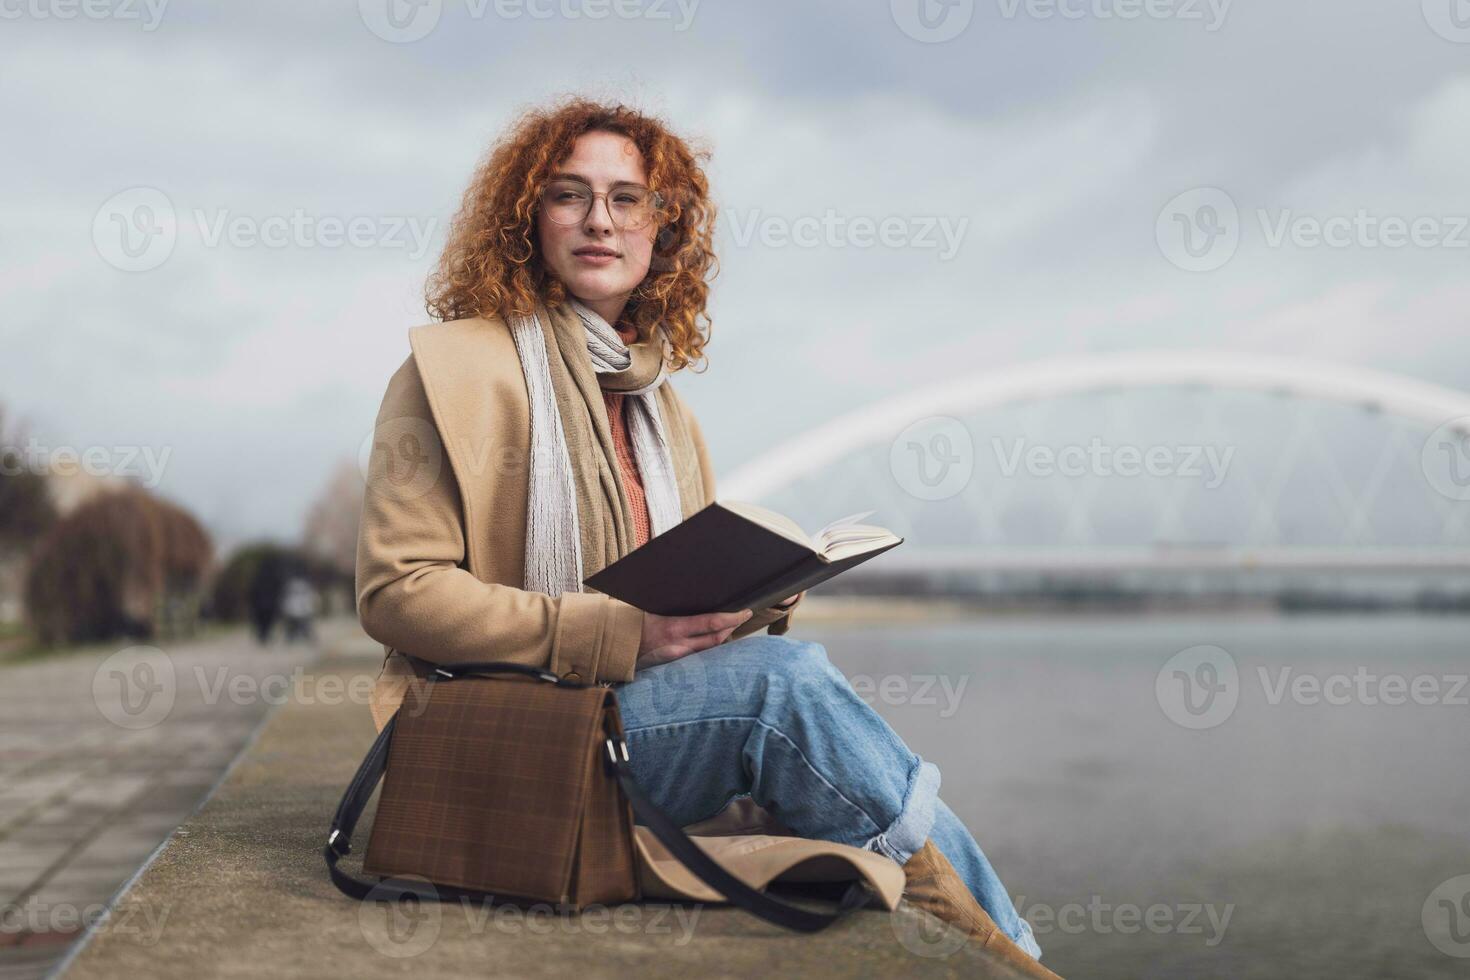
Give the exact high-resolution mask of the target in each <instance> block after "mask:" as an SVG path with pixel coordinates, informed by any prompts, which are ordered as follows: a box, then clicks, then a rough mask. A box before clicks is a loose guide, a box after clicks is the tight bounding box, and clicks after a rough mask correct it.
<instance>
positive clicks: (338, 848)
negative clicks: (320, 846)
mask: <svg viewBox="0 0 1470 980" xmlns="http://www.w3.org/2000/svg"><path fill="white" fill-rule="evenodd" d="M339 837H342V831H340V830H337V829H336V828H333V830H332V833H331V834H330V835H328V837H327V850H329V851H331V852H332V853H333V854H335V855H337V856H338V857H339V858H344V857H346V856H347V855H349V854H351V853H352V842H351V841H349V840H348V839H347V838H345V837H342V843H340V844H338V843H337V838H339Z"/></svg>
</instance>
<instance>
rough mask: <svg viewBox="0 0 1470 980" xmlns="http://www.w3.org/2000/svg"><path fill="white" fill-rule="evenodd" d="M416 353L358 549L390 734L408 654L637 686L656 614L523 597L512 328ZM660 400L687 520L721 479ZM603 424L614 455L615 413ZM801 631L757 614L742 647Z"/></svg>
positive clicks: (483, 325)
mask: <svg viewBox="0 0 1470 980" xmlns="http://www.w3.org/2000/svg"><path fill="white" fill-rule="evenodd" d="M409 345H410V347H411V349H412V353H411V354H410V355H409V357H408V358H407V359H406V360H405V361H404V362H403V364H402V366H401V367H399V368H398V370H397V371H396V372H395V373H394V374H393V377H392V378H391V379H390V380H389V382H388V388H387V391H386V393H385V394H384V396H383V401H382V406H381V408H380V410H379V412H378V417H377V422H376V425H375V427H374V432H373V440H372V453H371V460H370V463H369V465H368V471H367V487H366V492H365V494H364V501H363V510H362V523H361V528H360V531H359V536H358V547H357V582H356V591H357V608H358V616H359V619H360V620H361V623H362V627H363V629H364V630H365V631H366V632H367V634H368V635H369V636H371V637H372V638H373V639H375V640H377V641H378V642H380V643H382V644H383V646H384V652H385V659H384V665H383V669H382V672H381V674H380V676H379V678H378V681H377V684H376V685H375V689H374V692H373V698H372V710H373V718H374V721H375V722H376V724H377V726H378V727H379V728H380V729H381V728H382V726H383V725H384V724H386V723H387V720H388V718H389V717H391V716H392V714H393V712H394V711H395V710H397V708H398V705H399V704H400V703H401V701H402V699H403V696H404V693H405V692H406V691H407V689H408V685H409V683H411V681H412V679H413V677H414V676H415V673H414V669H413V666H412V665H411V664H410V662H409V661H408V660H406V659H405V658H404V657H402V656H398V655H397V654H398V651H400V650H401V651H405V652H408V653H411V654H413V655H415V656H416V657H419V658H422V659H425V660H429V661H434V662H439V663H458V662H465V661H473V660H509V661H515V662H518V663H524V664H528V665H531V666H535V667H541V668H544V669H547V670H551V671H554V672H555V673H557V674H559V675H562V676H565V677H570V678H572V679H574V680H581V681H583V682H584V683H596V682H624V681H630V680H632V679H633V673H634V661H635V660H636V659H637V655H638V647H639V644H640V642H641V639H642V633H643V616H644V614H643V611H642V610H640V609H638V608H637V607H635V606H632V605H630V604H628V603H626V602H623V601H622V600H619V599H615V598H613V597H611V596H608V595H604V594H602V593H599V592H568V593H564V594H563V595H561V596H558V597H552V596H549V595H546V594H545V593H540V592H531V591H527V590H525V589H523V588H522V583H523V581H524V579H523V577H522V576H523V572H524V563H525V541H526V500H527V494H528V492H529V491H528V487H529V478H530V466H531V462H530V460H529V455H530V445H531V436H530V407H529V402H528V397H527V392H526V383H525V377H524V375H523V374H522V371H521V365H520V360H519V358H518V356H517V354H516V348H515V344H514V342H513V340H512V338H511V332H510V329H509V327H508V326H507V325H506V324H505V323H504V322H503V321H501V320H500V319H497V318H474V319H465V320H456V321H451V322H447V323H432V324H428V325H425V326H421V327H415V328H414V329H412V330H410V331H409ZM657 397H658V398H659V407H660V410H661V413H662V416H663V420H664V426H665V429H666V430H667V433H668V437H669V440H670V443H671V448H672V450H673V459H674V468H675V475H676V479H677V482H678V487H679V496H680V500H681V504H682V509H683V513H684V516H685V517H686V518H687V517H689V516H691V515H692V514H694V513H695V512H696V511H698V510H699V509H701V508H702V507H704V506H705V505H706V504H708V503H710V502H711V501H713V500H714V499H715V476H714V468H713V466H712V464H711V461H710V456H709V450H708V448H707V447H706V445H705V441H704V436H703V433H702V432H701V431H700V427H699V423H698V422H697V421H696V419H695V417H694V414H693V413H692V412H691V411H690V410H689V408H688V406H687V405H685V403H684V401H683V399H682V398H680V396H679V394H678V392H677V391H676V390H675V389H674V383H673V381H672V379H669V380H666V381H665V382H664V384H663V385H662V386H661V387H660V388H659V389H658V396H657ZM589 414H590V415H591V416H592V417H591V418H590V420H589V421H590V426H589V428H590V427H595V430H596V431H598V432H600V433H601V434H602V436H603V437H604V438H603V442H604V444H610V441H611V440H610V438H609V437H608V432H609V429H608V419H607V413H606V409H605V408H604V407H603V405H602V403H601V401H597V403H596V404H594V405H591V406H589ZM568 449H569V450H570V451H572V452H577V451H579V447H576V446H569V447H568ZM580 451H584V452H591V453H595V454H596V455H597V456H598V457H599V459H598V461H597V465H598V466H599V467H602V468H603V471H604V478H605V479H611V480H615V481H616V482H617V485H618V486H621V485H622V474H621V472H620V471H619V470H618V467H617V464H616V461H615V460H607V459H605V458H603V454H602V453H601V452H600V451H599V450H598V448H597V447H596V446H592V447H590V448H589V447H581V450H580ZM596 570H597V569H594V568H587V569H584V577H585V576H586V575H590V574H592V573H593V572H594V571H596ZM799 605H800V601H798V602H797V603H796V605H795V606H793V607H792V608H793V609H794V608H796V606H799ZM790 617H791V611H790V610H785V611H782V610H779V609H776V608H774V607H769V608H766V609H760V610H756V612H755V614H754V615H753V616H751V618H750V619H749V620H748V621H746V622H745V623H743V624H741V626H740V627H739V628H738V629H736V630H735V631H734V633H733V634H732V635H731V639H737V638H739V637H742V636H745V635H747V634H750V633H754V632H756V631H758V630H761V629H767V628H768V629H769V631H770V632H771V633H773V634H779V633H785V632H786V630H787V627H788V625H789V623H790Z"/></svg>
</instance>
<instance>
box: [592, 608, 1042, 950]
mask: <svg viewBox="0 0 1470 980" xmlns="http://www.w3.org/2000/svg"><path fill="white" fill-rule="evenodd" d="M614 691H615V692H616V694H617V698H618V708H619V711H620V712H621V714H622V718H623V728H624V731H625V734H626V736H627V741H628V755H629V761H630V764H631V765H632V768H633V772H634V775H636V776H637V778H638V781H639V782H640V783H641V784H642V785H643V787H644V788H645V789H646V790H647V791H648V793H649V795H650V796H652V797H653V798H654V800H656V801H657V802H658V803H659V804H660V805H661V806H663V807H664V809H665V810H666V811H667V812H668V814H669V816H670V817H672V818H673V820H674V821H675V822H676V823H678V824H680V825H681V826H682V825H687V824H691V823H695V822H696V821H699V820H703V819H705V818H707V817H712V816H714V815H715V814H716V813H718V812H719V811H720V810H722V809H723V808H724V806H725V804H726V803H728V802H729V801H730V800H731V799H733V798H734V797H736V796H740V795H742V794H749V795H750V796H751V797H752V798H753V799H754V800H755V802H756V803H758V804H760V805H761V806H762V807H764V808H765V809H766V810H768V811H770V813H771V814H772V815H773V816H775V817H776V818H777V819H779V820H780V821H781V822H782V823H784V824H785V825H786V826H787V827H790V828H791V829H792V830H793V831H795V832H796V833H798V834H800V835H802V836H803V837H812V838H816V839H819V840H830V841H838V842H840V843H843V844H851V845H853V846H855V847H863V848H867V849H868V850H871V851H877V852H878V853H880V854H886V855H887V856H888V857H890V858H892V859H893V860H894V861H897V862H898V863H899V864H903V863H905V862H906V861H908V859H909V856H910V855H912V854H913V853H914V852H915V851H917V850H918V849H919V848H921V847H923V846H924V841H925V839H926V838H930V839H932V840H933V841H934V845H935V846H936V847H937V848H939V850H940V851H941V852H942V853H943V854H944V856H945V857H946V858H948V859H949V861H950V863H951V864H953V865H954V867H955V870H956V871H958V872H959V873H960V875H961V876H962V877H963V878H964V880H965V884H966V885H967V886H968V887H969V889H970V892H971V894H973V895H974V896H975V898H976V900H977V901H979V903H980V905H981V906H982V907H983V908H984V909H985V911H986V912H988V913H989V914H990V917H991V918H992V919H994V920H995V923H996V925H997V926H998V927H999V928H1000V929H1001V930H1003V931H1004V932H1005V934H1006V935H1008V936H1010V937H1011V939H1013V940H1015V942H1016V943H1017V944H1019V945H1020V946H1021V947H1022V948H1023V949H1025V950H1027V951H1028V952H1029V953H1031V955H1032V956H1036V957H1039V956H1040V955H1041V949H1040V947H1038V946H1037V944H1036V939H1035V937H1034V936H1033V935H1032V933H1031V926H1030V924H1029V923H1027V922H1026V920H1025V919H1022V918H1021V917H1020V916H1019V915H1018V914H1017V913H1016V907H1015V905H1014V904H1012V902H1011V899H1010V896H1009V895H1007V893H1006V890H1005V888H1004V886H1002V885H1001V883H1000V879H999V878H998V877H996V874H995V870H994V869H993V868H991V866H990V862H989V861H988V860H987V859H986V857H985V854H984V853H983V852H982V851H981V850H980V845H978V844H976V843H975V838H974V837H972V836H970V832H969V831H968V830H966V829H965V825H964V824H963V823H961V822H960V819H959V817H957V816H955V814H954V811H952V810H951V809H950V808H949V807H948V806H946V805H945V803H944V802H943V801H942V800H940V799H939V795H938V793H939V769H938V768H937V767H936V766H935V765H934V763H932V762H925V761H924V760H923V759H921V758H919V757H918V756H917V755H915V754H914V753H913V752H912V751H910V750H909V748H908V746H907V745H905V744H904V743H903V740H902V739H900V738H899V737H898V734H897V733H896V732H894V730H893V729H892V728H890V727H889V725H888V723H887V722H886V721H884V720H883V719H882V718H881V717H880V716H879V715H878V713H877V712H876V711H874V710H873V709H872V708H871V707H870V706H869V705H868V704H867V703H866V702H865V701H863V700H862V698H860V697H859V696H858V695H857V692H855V691H854V690H853V689H852V686H851V685H850V684H848V682H847V678H846V677H844V676H843V674H842V672H841V671H839V670H838V669H837V668H836V667H834V666H833V665H832V664H831V662H830V661H828V659H827V651H826V650H825V649H823V647H822V645H821V644H820V643H813V642H810V641H803V640H795V639H791V638H789V637H787V636H771V635H769V634H766V633H755V634H751V635H749V636H744V637H741V638H740V639H738V640H732V641H729V642H726V643H722V644H720V645H719V646H717V647H713V648H711V649H708V650H704V651H701V652H699V653H696V654H693V655H692V656H688V657H684V658H683V659H681V660H676V661H673V662H672V663H667V664H661V665H659V666H657V667H649V668H647V669H646V670H641V671H639V672H638V673H637V674H636V675H635V676H634V678H633V680H632V681H630V682H628V683H626V684H621V685H617V686H615V687H614Z"/></svg>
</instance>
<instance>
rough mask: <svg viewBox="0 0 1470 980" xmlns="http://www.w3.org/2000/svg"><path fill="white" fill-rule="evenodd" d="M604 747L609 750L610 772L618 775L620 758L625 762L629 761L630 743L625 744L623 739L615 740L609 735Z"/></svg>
mask: <svg viewBox="0 0 1470 980" xmlns="http://www.w3.org/2000/svg"><path fill="white" fill-rule="evenodd" d="M602 747H603V748H605V749H607V769H608V772H613V773H616V772H617V771H618V758H619V756H621V757H622V760H623V761H624V762H627V761H628V743H627V742H625V741H624V740H623V739H622V738H615V737H613V736H611V735H609V736H608V737H607V739H606V740H604V741H603V743H602Z"/></svg>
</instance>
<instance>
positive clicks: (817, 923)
mask: <svg viewBox="0 0 1470 980" xmlns="http://www.w3.org/2000/svg"><path fill="white" fill-rule="evenodd" d="M432 669H433V674H431V675H430V676H431V677H434V678H437V679H438V680H439V681H444V680H454V679H455V678H458V677H471V676H486V675H490V674H505V673H514V674H524V675H527V676H532V677H536V678H538V679H540V680H543V681H545V682H547V683H554V684H557V685H559V686H563V687H586V686H587V685H585V684H581V683H578V682H575V681H568V680H565V679H563V678H561V677H558V676H557V675H556V674H554V673H551V672H550V671H546V670H538V669H537V668H535V667H527V666H526V665H525V664H514V663H501V662H496V661H491V662H480V663H467V664H454V665H452V666H448V667H445V666H440V665H432ZM397 721H398V717H397V715H394V717H392V718H390V719H388V723H387V724H386V725H384V726H383V730H382V731H381V732H379V733H378V737H377V739H376V740H375V741H374V742H373V747H372V748H371V749H369V750H368V754H367V756H366V757H364V758H363V760H362V764H361V765H360V766H358V768H357V773H356V775H354V776H353V777H352V782H351V783H349V784H348V785H347V791H346V792H345V793H344V794H343V795H342V801H341V802H340V803H339V804H338V805H337V812H336V814H335V815H334V816H333V817H332V827H331V830H330V832H329V833H328V835H327V844H326V848H325V850H324V851H323V857H324V858H325V859H326V863H327V871H328V873H329V874H330V875H331V878H332V883H333V884H334V885H336V886H337V889H338V890H339V891H341V892H342V893H343V894H345V895H348V896H350V897H352V898H356V899H363V898H366V897H367V896H368V895H369V894H370V893H371V892H372V890H373V889H374V888H375V887H377V885H378V883H377V882H373V881H370V880H368V879H366V878H359V877H356V876H354V875H352V874H350V873H348V872H347V871H345V870H343V869H342V868H340V867H338V862H339V861H341V860H342V858H343V857H345V856H347V855H348V854H350V853H351V852H352V832H353V831H354V830H355V829H356V828H357V822H358V820H359V819H361V817H362V813H363V810H364V809H365V808H366V807H367V803H368V800H369V799H371V798H372V795H373V790H374V789H375V788H376V787H377V785H378V782H379V781H380V780H381V779H382V778H383V772H384V770H385V769H386V768H387V765H388V750H389V748H390V747H391V745H392V742H393V731H394V728H395V725H396V722H397ZM603 748H604V750H605V751H606V753H607V755H606V760H605V761H606V763H607V766H608V770H609V772H610V773H611V774H612V775H613V776H614V777H615V778H616V779H617V781H618V785H619V786H620V787H622V790H623V793H624V794H625V795H626V796H627V797H628V802H629V803H631V804H632V806H633V812H634V813H635V814H636V815H637V817H638V818H639V819H640V820H641V821H642V822H643V823H644V824H645V825H647V826H648V828H649V829H650V830H652V831H653V834H654V836H655V837H657V838H658V839H659V841H660V842H661V843H662V844H663V845H664V846H665V847H667V848H668V849H669V853H671V854H673V855H674V857H676V858H678V859H679V861H680V862H682V863H683V864H684V866H685V867H687V868H688V869H689V870H690V871H692V872H694V874H695V875H697V876H698V877H699V879H700V880H701V881H703V882H704V883H705V884H706V885H709V886H710V887H711V888H713V889H714V890H715V891H717V892H719V893H720V894H721V895H723V896H725V899H726V901H728V902H729V903H730V904H732V905H735V906H737V907H739V908H742V909H744V910H745V911H747V912H749V913H751V914H752V915H755V916H759V917H760V918H762V919H764V920H766V921H767V922H772V923H775V924H776V925H779V926H784V927H786V928H788V929H794V930H797V931H798V932H816V931H818V930H821V929H825V928H826V927H827V926H830V925H831V924H832V923H834V922H836V921H837V920H839V919H841V918H842V917H843V916H845V915H847V914H848V913H849V912H851V911H853V910H854V909H858V908H861V907H863V906H864V905H866V904H867V903H868V899H869V897H870V896H869V894H868V890H867V886H866V885H865V884H864V883H863V882H862V881H861V880H859V881H855V882H853V884H852V885H851V886H850V887H849V888H848V889H847V892H846V893H845V894H844V895H843V897H842V899H841V901H840V902H839V903H838V907H837V910H836V911H835V912H813V911H809V910H807V909H803V908H798V907H797V906H795V905H790V904H788V903H786V902H782V901H779V900H778V899H774V898H772V897H771V896H769V895H767V894H765V893H764V892H761V891H757V890H756V889H754V888H751V887H750V886H749V885H747V884H745V882H743V881H741V880H740V879H739V878H736V877H735V876H734V875H732V874H730V872H728V871H726V870H725V869H724V868H723V867H721V866H720V864H719V863H718V862H717V861H715V860H714V859H713V858H711V857H710V856H709V855H708V854H706V853H705V852H704V851H703V850H702V849H701V848H700V847H699V845H698V844H696V843H694V841H692V840H690V839H689V835H688V834H686V833H684V830H683V828H681V827H680V826H679V825H678V824H677V823H675V822H674V821H673V820H672V819H671V818H670V817H669V815H668V814H666V813H665V812H664V811H663V809H662V808H661V807H659V805H658V804H657V803H655V802H653V800H652V798H650V797H649V795H648V794H647V793H646V792H645V791H644V789H643V787H642V786H640V785H638V781H637V780H636V779H635V778H633V771H632V769H631V768H630V767H629V765H628V745H627V743H626V742H625V741H624V740H623V739H621V738H616V737H608V738H606V739H605V741H604V743H603ZM394 892H395V893H400V894H410V893H412V894H416V895H418V896H419V897H420V898H423V899H443V898H450V897H456V896H477V893H474V892H469V891H465V890H463V889H457V888H448V887H439V886H430V885H427V884H424V883H420V882H415V881H413V880H411V879H408V880H403V881H401V882H397V881H395V884H394Z"/></svg>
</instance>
